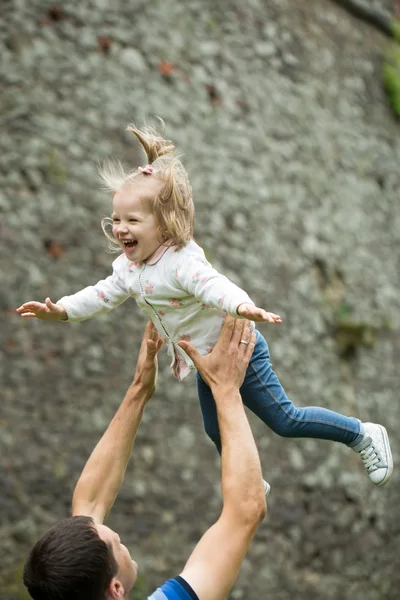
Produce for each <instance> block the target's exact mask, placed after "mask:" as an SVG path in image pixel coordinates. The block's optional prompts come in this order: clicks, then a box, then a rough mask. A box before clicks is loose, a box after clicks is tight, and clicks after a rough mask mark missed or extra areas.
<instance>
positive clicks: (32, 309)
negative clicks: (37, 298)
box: [17, 298, 68, 321]
mask: <svg viewBox="0 0 400 600" xmlns="http://www.w3.org/2000/svg"><path fill="white" fill-rule="evenodd" d="M17 313H19V314H20V315H21V317H36V318H37V319H42V320H43V321H68V315H67V311H66V310H65V308H64V307H63V306H60V305H59V304H54V302H52V301H51V300H50V298H46V300H45V301H44V303H43V302H24V304H22V305H21V306H20V307H19V308H17Z"/></svg>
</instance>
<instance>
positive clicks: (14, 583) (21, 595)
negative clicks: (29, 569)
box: [0, 564, 32, 600]
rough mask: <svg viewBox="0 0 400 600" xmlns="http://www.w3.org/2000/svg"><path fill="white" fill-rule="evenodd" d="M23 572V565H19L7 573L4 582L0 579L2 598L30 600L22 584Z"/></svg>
mask: <svg viewBox="0 0 400 600" xmlns="http://www.w3.org/2000/svg"><path fill="white" fill-rule="evenodd" d="M23 572H24V564H21V565H18V566H17V567H16V568H15V569H14V570H12V571H10V572H9V573H7V576H6V578H5V580H2V579H0V586H1V590H2V594H1V597H2V598H3V597H4V598H7V600H32V599H31V597H30V595H29V594H28V592H27V590H26V588H25V586H24V584H23V582H22V575H23ZM3 593H4V596H3Z"/></svg>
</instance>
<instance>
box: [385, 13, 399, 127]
mask: <svg viewBox="0 0 400 600" xmlns="http://www.w3.org/2000/svg"><path fill="white" fill-rule="evenodd" d="M397 26H398V35H399V37H400V24H398V25H397ZM396 36H397V34H396ZM382 78H383V85H384V88H385V90H386V93H387V96H388V98H389V102H390V105H391V107H392V108H393V110H394V113H395V114H396V115H397V116H398V117H400V44H394V45H392V46H391V47H390V48H389V50H388V52H387V53H386V56H385V59H384V65H383V72H382Z"/></svg>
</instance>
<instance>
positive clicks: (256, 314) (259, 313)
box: [237, 302, 282, 324]
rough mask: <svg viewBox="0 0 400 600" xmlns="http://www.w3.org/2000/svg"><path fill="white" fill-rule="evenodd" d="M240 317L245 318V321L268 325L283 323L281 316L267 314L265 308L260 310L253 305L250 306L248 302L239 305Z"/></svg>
mask: <svg viewBox="0 0 400 600" xmlns="http://www.w3.org/2000/svg"><path fill="white" fill-rule="evenodd" d="M237 313H238V315H240V316H241V317H244V318H245V319H249V321H258V322H265V321H267V323H272V324H274V323H282V319H281V317H280V316H279V315H276V314H275V313H272V312H267V311H266V310H264V309H263V308H258V307H257V306H254V305H253V304H249V303H248V302H243V304H239V306H238V309H237Z"/></svg>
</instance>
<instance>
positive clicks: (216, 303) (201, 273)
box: [175, 256, 254, 318]
mask: <svg viewBox="0 0 400 600" xmlns="http://www.w3.org/2000/svg"><path fill="white" fill-rule="evenodd" d="M175 274H176V278H177V280H178V284H179V285H180V287H181V288H182V289H184V290H185V291H187V292H189V293H190V294H192V295H193V296H195V298H197V300H199V301H200V302H203V303H204V304H207V305H210V306H213V307H214V308H219V309H220V310H222V311H224V312H227V313H228V314H230V315H232V316H233V317H237V318H239V315H238V313H237V309H238V307H239V304H242V303H243V302H248V303H250V304H254V302H253V301H252V300H251V298H250V297H249V295H248V294H247V293H246V292H245V291H244V290H242V289H241V288H240V287H238V286H237V285H235V284H234V283H232V281H230V280H229V279H228V278H227V277H225V275H221V273H218V271H217V270H216V269H214V268H213V267H212V266H211V265H210V263H209V262H207V260H206V259H202V258H197V257H193V256H185V257H184V258H182V260H181V261H180V263H179V265H178V268H177V269H176V272H175Z"/></svg>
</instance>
